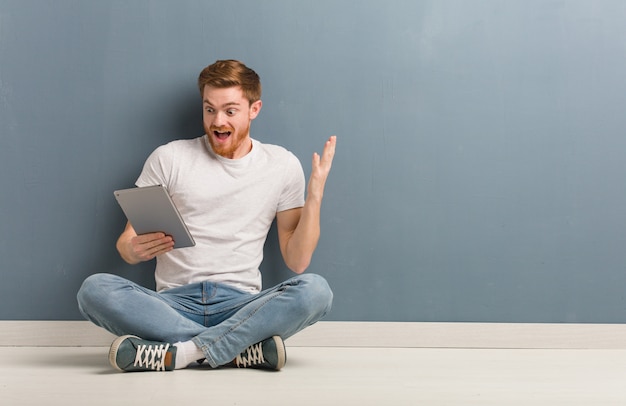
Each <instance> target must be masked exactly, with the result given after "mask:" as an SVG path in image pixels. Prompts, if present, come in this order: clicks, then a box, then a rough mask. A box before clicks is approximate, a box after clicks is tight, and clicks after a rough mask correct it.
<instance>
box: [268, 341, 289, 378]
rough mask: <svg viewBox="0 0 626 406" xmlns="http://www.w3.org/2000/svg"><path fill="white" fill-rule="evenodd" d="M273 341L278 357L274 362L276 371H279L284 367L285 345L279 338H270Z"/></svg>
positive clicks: (285, 359) (285, 357)
mask: <svg viewBox="0 0 626 406" xmlns="http://www.w3.org/2000/svg"><path fill="white" fill-rule="evenodd" d="M272 338H273V339H274V343H276V352H277V355H278V360H277V361H276V370H277V371H280V369H281V368H282V367H284V366H285V363H286V361H287V351H285V343H284V342H283V339H282V338H280V337H279V336H274V337H272Z"/></svg>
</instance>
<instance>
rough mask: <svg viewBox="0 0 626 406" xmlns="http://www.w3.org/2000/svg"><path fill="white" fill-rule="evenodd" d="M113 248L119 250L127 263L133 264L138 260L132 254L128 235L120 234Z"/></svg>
mask: <svg viewBox="0 0 626 406" xmlns="http://www.w3.org/2000/svg"><path fill="white" fill-rule="evenodd" d="M115 248H117V252H119V254H120V257H122V259H123V260H124V261H126V262H127V263H129V264H131V265H135V264H138V263H139V262H140V261H139V260H137V259H136V258H134V257H133V256H132V248H131V244H130V237H128V236H127V235H125V234H122V235H120V237H119V238H118V239H117V243H116V244H115Z"/></svg>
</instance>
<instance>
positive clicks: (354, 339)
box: [0, 321, 626, 349]
mask: <svg viewBox="0 0 626 406" xmlns="http://www.w3.org/2000/svg"><path fill="white" fill-rule="evenodd" d="M113 339H114V336H113V335H112V334H110V333H108V332H107V331H105V330H103V329H101V328H99V327H96V326H94V325H93V324H91V323H89V322H87V321H0V346H4V347H7V346H16V347H100V346H109V345H110V343H111V342H112V341H113ZM287 344H288V345H289V346H295V347H391V348H393V347H397V348H553V349H559V348H563V349H578V348H580V349H582V348H595V349H605V348H606V349H621V348H626V325H623V324H543V323H537V324H535V323H419V322H416V323H396V322H339V321H328V322H319V323H317V324H315V325H313V326H311V327H309V328H307V329H305V330H303V331H301V332H300V333H298V334H297V335H295V336H293V337H291V338H289V339H288V340H287Z"/></svg>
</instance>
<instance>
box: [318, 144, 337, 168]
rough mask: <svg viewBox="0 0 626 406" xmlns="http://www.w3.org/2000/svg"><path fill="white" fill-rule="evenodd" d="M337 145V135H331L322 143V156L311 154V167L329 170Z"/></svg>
mask: <svg viewBox="0 0 626 406" xmlns="http://www.w3.org/2000/svg"><path fill="white" fill-rule="evenodd" d="M336 145H337V137H336V136H335V135H333V136H332V137H330V138H329V139H328V140H327V141H326V143H325V144H324V151H323V152H322V156H321V157H320V155H319V154H317V153H314V154H313V169H314V170H315V169H320V170H322V171H324V172H328V171H330V167H331V165H332V162H333V158H334V156H335V147H336Z"/></svg>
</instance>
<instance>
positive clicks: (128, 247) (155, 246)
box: [115, 222, 174, 265]
mask: <svg viewBox="0 0 626 406" xmlns="http://www.w3.org/2000/svg"><path fill="white" fill-rule="evenodd" d="M115 247H116V248H117V251H118V252H119V253H120V256H121V257H122V259H123V260H124V261H126V262H128V263H129V264H131V265H134V264H138V263H139V262H143V261H149V260H151V259H152V258H154V257H156V256H157V255H161V254H164V253H166V252H168V251H171V250H172V249H173V248H174V240H173V239H172V237H170V236H169V235H165V234H164V233H149V234H142V235H137V233H136V232H135V229H134V228H133V226H132V225H131V224H130V222H127V223H126V228H125V229H124V231H123V232H122V234H121V235H120V237H119V238H118V239H117V244H116V245H115Z"/></svg>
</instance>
